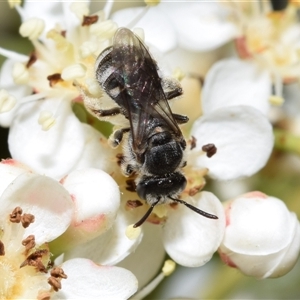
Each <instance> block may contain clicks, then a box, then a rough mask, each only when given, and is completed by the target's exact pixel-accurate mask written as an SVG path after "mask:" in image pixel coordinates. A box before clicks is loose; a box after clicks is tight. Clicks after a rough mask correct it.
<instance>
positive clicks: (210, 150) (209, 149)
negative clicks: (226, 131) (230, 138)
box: [202, 144, 217, 157]
mask: <svg viewBox="0 0 300 300" xmlns="http://www.w3.org/2000/svg"><path fill="white" fill-rule="evenodd" d="M202 151H204V152H206V156H207V157H212V156H213V155H215V154H216V153H217V148H216V146H215V145H214V144H207V145H203V146H202Z"/></svg>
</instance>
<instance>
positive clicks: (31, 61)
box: [26, 52, 37, 68]
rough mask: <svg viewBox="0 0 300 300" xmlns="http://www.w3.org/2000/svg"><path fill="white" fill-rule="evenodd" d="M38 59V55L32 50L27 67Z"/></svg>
mask: <svg viewBox="0 0 300 300" xmlns="http://www.w3.org/2000/svg"><path fill="white" fill-rule="evenodd" d="M36 61H37V56H36V54H35V53H34V52H32V53H31V54H30V56H29V59H28V62H27V64H26V68H30V67H31V66H32V65H33V64H34V63H35V62H36Z"/></svg>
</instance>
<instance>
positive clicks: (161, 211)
mask: <svg viewBox="0 0 300 300" xmlns="http://www.w3.org/2000/svg"><path fill="white" fill-rule="evenodd" d="M153 212H154V213H155V214H156V215H157V216H158V217H159V218H163V217H165V216H166V215H167V213H168V209H167V206H166V205H156V206H154V209H153Z"/></svg>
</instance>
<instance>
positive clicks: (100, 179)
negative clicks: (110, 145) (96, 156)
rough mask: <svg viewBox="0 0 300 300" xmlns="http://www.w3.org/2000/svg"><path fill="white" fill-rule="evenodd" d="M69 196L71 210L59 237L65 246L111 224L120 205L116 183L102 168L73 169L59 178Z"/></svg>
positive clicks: (69, 246)
mask: <svg viewBox="0 0 300 300" xmlns="http://www.w3.org/2000/svg"><path fill="white" fill-rule="evenodd" d="M61 182H62V184H63V186H64V187H65V188H66V190H67V191H68V192H69V193H70V195H71V196H72V199H73V202H74V206H75V211H74V215H73V217H72V223H71V224H70V226H69V228H68V230H67V231H66V232H65V233H64V234H63V235H62V236H61V237H60V238H59V240H60V241H61V242H64V243H66V247H67V248H68V249H70V248H72V247H74V245H77V244H81V243H85V242H87V241H89V240H91V239H94V238H95V237H97V236H99V235H101V234H103V233H104V232H106V231H107V230H108V229H109V228H111V227H112V225H113V223H114V220H115V218H116V215H117V212H118V209H119V206H120V191H119V187H118V185H117V183H116V182H115V181H114V180H113V179H112V177H111V176H109V175H108V174H107V173H105V172H104V171H102V170H98V169H92V168H90V169H83V170H78V171H73V172H72V173H70V174H69V175H67V176H66V177H65V178H64V179H62V180H61Z"/></svg>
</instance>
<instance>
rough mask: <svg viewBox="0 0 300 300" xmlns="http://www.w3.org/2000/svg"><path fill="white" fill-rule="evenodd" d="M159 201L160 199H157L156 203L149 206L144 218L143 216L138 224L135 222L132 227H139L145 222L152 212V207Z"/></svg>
mask: <svg viewBox="0 0 300 300" xmlns="http://www.w3.org/2000/svg"><path fill="white" fill-rule="evenodd" d="M159 200H160V199H158V200H157V201H156V202H154V203H153V204H152V205H151V206H150V208H149V209H148V210H147V212H146V213H145V214H144V216H143V217H142V218H141V219H140V220H139V221H138V222H136V223H135V224H134V225H133V227H134V228H137V227H139V226H141V225H142V224H143V223H144V222H145V221H146V220H147V218H148V217H149V215H150V214H151V212H152V210H153V208H154V206H155V205H156V204H157V203H158V202H159Z"/></svg>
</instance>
